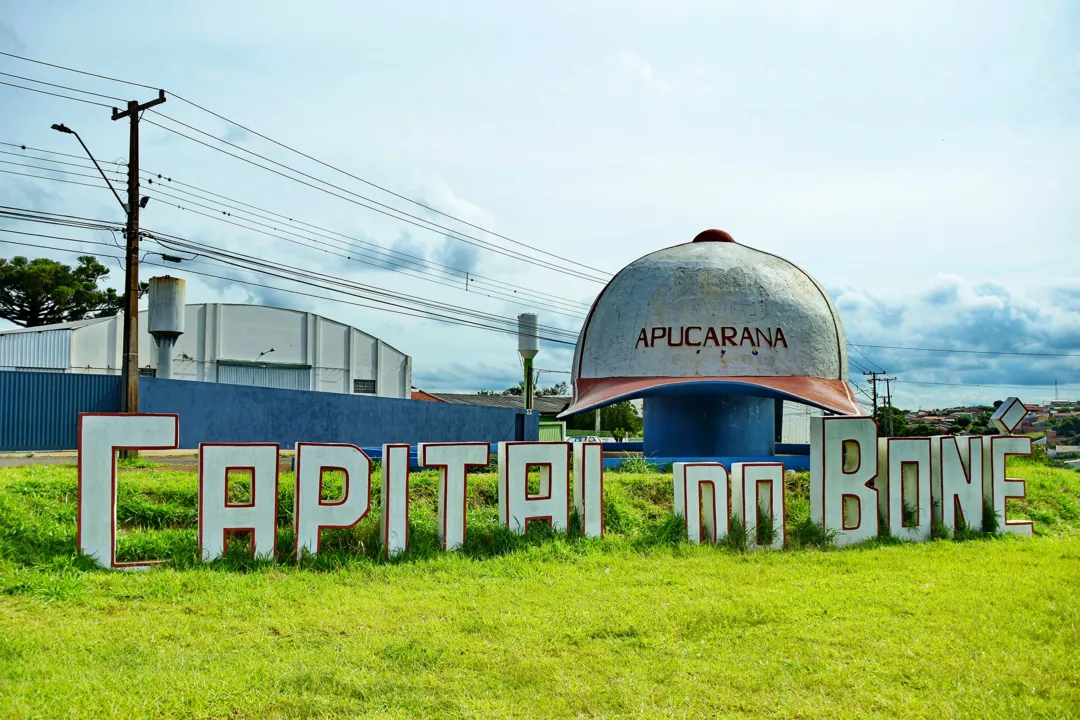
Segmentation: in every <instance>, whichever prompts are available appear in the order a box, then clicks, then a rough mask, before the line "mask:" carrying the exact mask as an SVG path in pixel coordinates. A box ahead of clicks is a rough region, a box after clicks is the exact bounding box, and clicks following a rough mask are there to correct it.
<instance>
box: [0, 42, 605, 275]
mask: <svg viewBox="0 0 1080 720" xmlns="http://www.w3.org/2000/svg"><path fill="white" fill-rule="evenodd" d="M0 54H2V55H4V56H7V57H11V58H15V59H18V60H23V61H26V62H32V63H36V64H39V65H44V66H48V67H53V68H57V69H60V70H65V71H68V72H74V73H79V74H82V75H87V76H90V77H97V78H101V79H105V80H110V81H112V82H119V83H124V84H128V85H133V86H136V87H143V88H148V89H156V88H153V87H152V86H150V85H143V84H142V83H135V82H131V81H128V80H122V79H119V78H114V77H110V76H107V75H100V74H97V73H92V72H88V71H85V70H78V69H76V68H71V67H66V66H63V65H57V64H54V63H48V62H45V61H42V60H35V59H33V58H27V57H24V56H21V55H15V54H14V53H7V52H0ZM13 77H19V78H22V76H13ZM25 79H26V80H28V81H29V82H36V83H40V84H44V85H54V84H53V83H46V82H44V81H39V80H34V79H32V78H25ZM0 83H2V84H5V85H11V86H12V87H16V88H19V89H22V90H29V91H32V92H39V93H44V94H47V95H55V96H56V97H61V98H65V99H68V100H75V101H78V102H86V103H90V104H95V105H99V106H101V107H109V106H108V105H104V104H102V103H96V102H94V101H90V100H84V99H82V98H75V97H71V96H68V95H60V94H57V93H51V92H48V91H45V90H39V89H36V88H28V87H25V86H21V85H14V84H12V83H6V82H3V81H0ZM56 87H63V88H65V89H69V90H71V91H73V92H82V93H85V94H90V95H99V96H101V97H106V98H110V99H118V98H113V96H105V95H100V94H99V93H93V92H90V91H84V90H79V89H77V88H68V87H67V86H59V85H57V86H56ZM172 94H173V95H174V97H176V98H177V99H178V100H181V101H182V102H184V103H187V104H189V105H191V106H192V107H195V108H198V109H199V110H202V111H203V112H206V113H209V114H211V115H213V116H215V117H218V118H219V119H222V120H224V121H225V122H228V123H230V124H232V125H234V126H236V127H238V128H241V129H243V130H245V131H246V132H250V133H252V134H254V135H257V136H258V137H261V138H263V139H265V140H267V141H268V142H271V143H274V144H275V145H278V146H280V147H282V148H285V149H287V150H289V151H290V152H293V153H296V154H298V155H301V156H303V157H305V158H308V159H310V160H312V161H313V162H316V163H319V164H320V165H323V166H325V167H327V168H330V169H332V170H335V171H336V172H339V173H342V174H345V175H347V176H349V177H351V178H353V179H355V180H358V181H360V182H363V183H365V184H367V185H369V186H371V187H374V188H377V189H379V190H381V191H383V192H387V193H389V194H391V195H393V196H395V197H398V198H400V199H403V200H405V201H407V202H410V203H412V204H414V205H417V206H418V207H421V208H424V209H425V210H428V211H429V212H433V213H436V214H438V215H440V216H443V217H447V218H450V219H452V220H454V221H456V222H459V223H462V224H464V225H467V226H469V227H473V228H476V229H478V230H481V231H482V232H485V233H488V234H489V235H492V236H494V237H498V238H501V239H503V240H507V241H508V242H512V243H514V244H516V245H520V246H522V247H525V248H528V249H530V250H533V251H535V252H540V253H543V254H545V255H547V256H550V257H553V258H556V259H559V260H562V261H564V262H569V263H572V264H573V265H576V266H579V267H583V268H586V269H588V270H593V271H595V272H599V273H601V274H603V275H607V276H610V275H611V273H608V272H607V271H604V270H600V269H599V268H594V267H591V266H588V265H585V264H583V263H580V262H577V261H574V260H571V259H569V258H565V257H562V256H560V255H557V254H555V253H552V252H550V251H548V250H543V249H541V248H537V247H535V246H532V245H529V244H527V243H523V242H520V241H517V240H514V239H513V238H510V237H508V236H505V235H501V234H499V233H496V232H493V231H491V230H488V229H486V228H483V227H481V226H479V225H476V224H474V223H470V222H468V221H467V220H463V219H461V218H458V217H455V216H453V215H450V214H449V213H445V212H443V211H441V210H438V209H436V208H433V207H430V206H428V205H426V204H425V203H421V202H419V201H416V200H413V199H412V198H409V197H407V196H405V195H401V194H400V193H396V192H394V191H392V190H389V189H388V188H385V187H383V186H381V185H378V184H376V183H373V182H370V181H368V180H365V179H364V178H361V177H359V176H357V175H353V174H352V173H349V172H347V171H345V170H341V169H340V168H337V167H335V166H333V165H330V164H329V163H326V162H324V161H321V160H318V159H317V158H314V157H313V156H310V155H307V154H306V153H303V152H301V151H299V150H296V149H295V148H292V147H290V146H288V145H286V144H284V143H281V142H279V141H277V140H274V139H273V138H270V137H268V136H266V135H263V134H262V133H259V132H257V131H255V130H252V129H251V128H248V127H246V126H244V125H241V124H240V123H237V122H235V121H233V120H230V119H229V118H226V117H225V116H223V115H220V114H218V113H215V112H214V111H212V110H209V109H208V108H205V107H203V106H202V105H199V104H198V103H195V102H193V101H191V100H188V99H187V98H184V97H182V96H180V95H177V94H175V93H172ZM157 114H158V115H159V116H160V117H162V118H164V119H166V120H169V121H171V122H174V123H177V124H179V125H181V126H183V127H186V128H188V129H190V130H193V131H195V132H198V133H201V134H203V135H206V136H207V137H210V138H213V139H214V140H215V141H217V142H220V143H223V144H226V145H229V146H231V147H234V148H236V149H238V150H240V151H242V152H245V153H248V154H250V155H253V156H255V157H258V158H261V159H263V160H265V161H267V162H270V163H273V164H275V165H277V166H279V167H283V168H286V169H288V170H290V171H291V172H294V173H297V174H299V175H302V176H304V177H308V178H311V179H313V180H315V181H316V182H319V183H322V184H324V185H328V186H330V187H333V188H335V189H338V190H341V191H342V192H346V193H349V194H351V195H354V196H356V197H359V198H361V199H364V200H366V201H368V202H371V203H375V204H376V205H379V206H381V207H384V208H387V209H389V210H391V211H393V212H395V213H399V214H401V215H404V216H406V217H409V218H413V219H415V220H418V221H420V222H423V223H427V224H428V225H431V226H432V227H434V228H438V229H440V230H443V231H445V232H446V233H450V235H449V236H450V237H453V238H454V239H457V240H459V241H462V242H468V240H466V239H465V238H468V239H469V240H472V241H474V242H473V243H470V244H475V243H482V245H481V247H485V248H486V249H489V250H493V251H495V252H499V250H496V248H497V247H498V246H496V245H493V244H491V243H487V242H486V241H483V240H480V239H479V238H475V237H472V236H467V235H464V234H463V233H460V232H459V231H456V230H452V229H450V228H446V227H445V226H442V225H439V224H437V223H433V222H431V221H429V220H425V219H423V218H420V217H418V216H416V215H412V214H410V213H407V212H405V211H403V210H400V209H398V208H394V207H392V206H390V205H386V204H384V203H381V202H379V201H377V200H374V199H372V198H368V197H366V196H363V195H359V194H358V193H355V192H353V191H351V190H348V189H346V188H342V187H340V186H338V185H335V184H333V183H330V182H328V181H326V180H322V179H321V178H317V177H315V176H312V175H309V174H307V173H304V172H303V171H301V170H297V169H296V168H293V167H291V166H288V165H285V164H283V163H280V162H277V161H276V160H273V159H271V158H268V157H266V156H264V155H261V154H259V153H256V152H254V151H251V150H248V149H247V148H243V147H241V146H239V145H236V144H234V143H231V142H229V141H227V140H223V139H221V138H218V137H216V136H214V135H213V134H211V133H208V132H206V131H204V130H200V129H199V128H196V127H194V126H192V125H189V124H187V123H184V122H182V121H180V120H177V119H175V118H172V117H170V116H168V115H165V114H163V113H157ZM147 122H150V123H151V124H153V125H155V126H157V127H160V128H162V129H165V130H168V131H170V132H173V133H176V134H177V135H180V136H181V137H185V138H187V139H189V140H192V141H194V142H199V143H200V144H202V145H205V146H206V147H210V148H212V149H215V150H218V151H219V152H223V153H225V154H227V155H230V156H232V157H236V158H238V159H244V158H240V157H239V156H237V155H234V154H232V153H228V152H226V151H224V150H222V149H221V148H218V147H215V146H213V145H209V144H207V143H204V142H201V141H198V140H197V139H195V138H192V137H190V136H187V135H184V134H183V133H180V132H178V131H176V130H175V129H173V128H168V127H165V126H163V125H160V124H159V123H154V122H153V121H150V120H147ZM248 162H250V161H248ZM252 164H254V165H256V166H258V167H262V168H263V169H266V170H271V168H266V167H265V166H261V165H259V164H258V163H252ZM271 171H272V170H271ZM278 174H281V175H282V176H283V177H288V178H289V179H291V180H293V181H294V182H300V181H299V180H298V179H297V178H293V177H289V176H287V175H284V174H282V173H278ZM305 184H306V183H305ZM313 187H314V186H313ZM316 189H320V190H321V189H322V188H316ZM324 191H325V190H324ZM330 194H333V193H330ZM357 204H361V205H362V203H357ZM364 207H368V209H372V210H374V209H375V208H371V207H369V206H364ZM384 214H385V213H384ZM391 217H395V216H393V215H391ZM396 219H398V220H400V221H404V222H407V221H405V220H404V218H400V217H398V218H396ZM410 224H415V223H410ZM418 227H423V228H424V229H427V230H432V228H429V227H426V226H424V225H418ZM502 254H507V253H506V252H505V251H504V252H502ZM514 256H517V259H521V260H526V261H528V262H531V263H533V264H537V265H541V266H547V267H548V268H549V269H557V270H558V271H559V272H563V273H566V274H570V275H573V276H575V277H579V278H581V279H587V280H591V281H593V282H600V283H604V282H606V281H605V280H603V279H600V278H595V277H590V276H588V275H587V274H585V273H582V272H580V271H577V270H575V269H573V268H558V267H556V266H553V265H552V264H551V263H549V262H546V261H540V260H538V259H537V258H528V256H525V255H524V254H522V253H517V252H514V255H511V257H514Z"/></svg>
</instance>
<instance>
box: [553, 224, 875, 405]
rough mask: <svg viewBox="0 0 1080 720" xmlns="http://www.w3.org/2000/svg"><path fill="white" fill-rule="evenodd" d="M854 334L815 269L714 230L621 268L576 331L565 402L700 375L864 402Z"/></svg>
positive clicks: (602, 399) (826, 401)
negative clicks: (852, 352)
mask: <svg viewBox="0 0 1080 720" xmlns="http://www.w3.org/2000/svg"><path fill="white" fill-rule="evenodd" d="M717 238H722V239H726V241H717ZM846 345H847V342H846V339H845V336H844V329H843V325H842V323H841V321H840V316H839V313H838V312H837V310H836V308H835V306H834V305H833V303H832V301H831V299H830V298H829V296H828V294H827V293H826V292H825V291H824V289H823V288H822V287H821V286H820V285H819V284H818V283H817V281H815V280H814V279H813V278H812V277H811V276H810V275H809V274H808V273H806V272H805V271H803V270H802V269H800V268H799V267H797V266H795V265H793V264H792V263H790V262H788V261H787V260H784V259H782V258H779V257H776V256H775V255H771V254H769V253H766V252H762V251H759V250H755V249H753V248H750V247H747V246H745V245H740V244H738V243H735V242H733V241H731V240H730V237H729V236H727V235H726V234H724V233H720V232H718V231H709V232H706V233H702V235H700V236H699V237H698V239H695V241H694V242H690V243H685V244H683V245H677V246H675V247H669V248H666V249H663V250H659V251H657V252H654V253H650V254H649V255H646V256H645V257H643V258H641V259H639V260H636V261H634V262H633V263H631V264H630V265H628V266H626V267H625V268H623V269H622V270H621V271H620V272H619V273H618V274H616V275H615V277H614V278H612V280H611V282H610V283H609V284H608V285H607V287H606V288H605V289H604V290H603V292H602V293H601V294H600V296H599V297H598V298H597V300H596V301H595V302H594V303H593V307H592V309H591V310H590V311H589V315H588V317H587V319H586V321H585V324H584V325H583V327H582V330H581V333H580V335H579V337H578V343H577V347H576V348H575V353H574V364H573V373H572V377H573V382H574V403H573V404H572V405H571V407H570V408H569V409H568V410H567V411H566V412H565V413H563V414H564V415H571V414H574V413H577V412H582V411H585V410H588V409H591V408H592V407H597V406H601V405H604V404H608V403H610V402H615V401H617V400H621V399H625V398H627V397H650V396H656V395H659V394H663V392H664V390H665V389H666V388H672V387H674V386H677V385H685V384H686V383H697V382H705V383H706V384H705V385H702V386H700V387H699V388H698V389H696V390H695V391H694V392H696V393H697V394H701V395H706V394H709V395H715V394H721V393H725V392H730V393H732V394H743V395H745V394H758V395H761V396H765V397H786V398H788V399H795V400H798V401H800V402H806V403H808V404H811V405H816V406H817V407H823V408H828V409H830V410H834V411H836V412H845V413H857V412H859V409H858V404H857V403H856V402H855V399H854V396H853V395H852V394H851V389H850V388H849V387H848V385H847V378H848V369H847V367H848V364H847V350H846ZM731 382H734V383H738V384H739V386H738V387H735V386H730V385H729V386H728V387H725V383H731Z"/></svg>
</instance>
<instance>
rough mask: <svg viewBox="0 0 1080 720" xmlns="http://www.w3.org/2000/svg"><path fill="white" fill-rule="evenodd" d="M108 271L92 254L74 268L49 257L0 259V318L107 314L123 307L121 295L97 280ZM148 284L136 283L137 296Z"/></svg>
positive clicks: (32, 321) (45, 321)
mask: <svg viewBox="0 0 1080 720" xmlns="http://www.w3.org/2000/svg"><path fill="white" fill-rule="evenodd" d="M108 275H109V269H108V268H107V267H105V266H104V265H102V264H101V263H99V262H98V261H97V259H96V258H94V257H93V256H92V255H82V256H80V257H79V262H78V265H76V266H75V267H74V268H72V267H70V266H68V265H65V264H63V263H61V262H57V261H56V260H50V259H49V258H36V259H34V260H27V259H26V258H25V257H22V256H16V257H13V258H12V259H11V260H6V259H4V258H0V318H4V319H5V320H10V321H11V322H13V323H15V324H16V325H20V326H22V327H37V326H39V325H50V324H52V323H61V322H67V321H70V320H82V319H84V318H87V317H109V316H112V315H115V314H116V313H117V312H118V311H119V310H120V309H122V308H123V306H124V296H123V295H118V294H117V293H116V291H115V290H113V289H112V288H104V289H102V288H99V287H98V282H99V281H101V280H103V279H105V278H106V277H108ZM148 287H149V284H148V283H142V284H141V285H140V292H139V295H140V296H141V295H142V294H143V292H145V291H146V288H148Z"/></svg>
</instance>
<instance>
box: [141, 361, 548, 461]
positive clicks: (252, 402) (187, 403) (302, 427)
mask: <svg viewBox="0 0 1080 720" xmlns="http://www.w3.org/2000/svg"><path fill="white" fill-rule="evenodd" d="M139 408H140V410H141V411H142V412H148V413H177V414H179V415H180V447H182V448H196V447H198V446H199V443H200V442H278V443H281V447H282V448H289V449H291V448H293V447H294V446H295V445H296V443H297V442H342V443H352V444H354V445H358V446H360V447H368V446H374V445H382V444H383V443H408V444H410V445H415V444H416V443H418V442H457V441H483V442H499V441H501V440H536V439H538V438H539V436H540V416H539V414H536V413H533V414H530V415H525V413H524V411H520V410H510V409H505V408H487V407H475V406H472V405H453V404H450V403H433V402H421V401H417V400H399V399H394V398H380V397H371V396H365V395H344V394H339V393H324V392H309V391H305V390H277V389H273V388H260V387H251V386H246V385H223V384H220V383H204V382H190V381H185V380H162V379H159V378H142V379H141V380H140V382H139Z"/></svg>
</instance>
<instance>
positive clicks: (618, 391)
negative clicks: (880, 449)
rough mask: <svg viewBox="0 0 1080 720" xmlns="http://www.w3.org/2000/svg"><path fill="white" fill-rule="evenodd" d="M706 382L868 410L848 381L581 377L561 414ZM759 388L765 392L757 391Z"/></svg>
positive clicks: (851, 411) (849, 411)
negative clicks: (856, 398) (572, 396)
mask: <svg viewBox="0 0 1080 720" xmlns="http://www.w3.org/2000/svg"><path fill="white" fill-rule="evenodd" d="M702 384H706V385H709V386H711V389H715V390H722V389H727V390H728V391H729V392H734V393H737V394H743V395H749V394H760V395H767V396H770V397H779V398H784V399H789V400H793V401H795V402H801V403H804V404H806V405H812V406H814V407H817V408H821V409H823V410H831V411H833V412H837V413H840V414H841V415H863V414H864V413H865V411H864V410H863V409H862V408H861V407H859V403H858V402H856V400H855V396H854V394H853V393H852V392H851V388H850V387H849V386H848V384H847V382H846V381H844V380H825V379H823V378H814V377H731V376H728V377H693V378H688V377H619V378H578V381H577V383H576V385H575V387H574V402H572V403H571V404H570V407H568V408H566V410H564V411H563V412H561V413H559V417H560V418H563V417H568V416H570V415H576V414H577V413H581V412H585V411H587V410H595V409H596V408H598V407H603V406H604V405H610V404H611V403H613V402H618V401H621V400H626V399H629V398H635V397H644V396H649V395H663V394H667V393H666V392H665V391H672V392H677V389H678V388H687V389H690V388H691V387H693V388H695V389H696V388H697V387H698V386H700V385H702ZM716 386H720V387H716ZM700 389H702V390H704V389H705V388H700ZM755 389H760V390H762V391H764V392H759V393H755V392H754V390H755Z"/></svg>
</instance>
